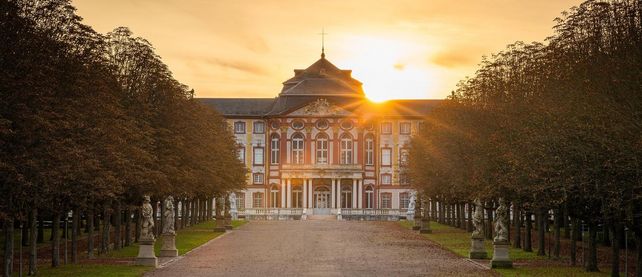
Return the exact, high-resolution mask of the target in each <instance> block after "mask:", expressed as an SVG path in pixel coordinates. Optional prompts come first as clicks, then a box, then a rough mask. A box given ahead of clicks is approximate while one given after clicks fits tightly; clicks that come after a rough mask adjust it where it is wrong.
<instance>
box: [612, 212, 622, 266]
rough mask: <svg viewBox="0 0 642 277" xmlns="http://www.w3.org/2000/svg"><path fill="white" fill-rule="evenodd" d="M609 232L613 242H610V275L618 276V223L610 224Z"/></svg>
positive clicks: (620, 234) (620, 235) (619, 233)
mask: <svg viewBox="0 0 642 277" xmlns="http://www.w3.org/2000/svg"><path fill="white" fill-rule="evenodd" d="M609 229H611V233H612V234H613V243H612V244H611V251H612V252H611V253H612V254H611V277H617V276H620V244H619V243H617V242H618V241H619V239H620V237H622V233H621V231H620V229H621V228H620V224H619V223H614V224H610V228H609Z"/></svg>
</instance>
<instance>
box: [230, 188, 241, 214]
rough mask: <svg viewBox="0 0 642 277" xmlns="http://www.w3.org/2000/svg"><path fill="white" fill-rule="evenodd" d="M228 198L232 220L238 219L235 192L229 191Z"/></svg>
mask: <svg viewBox="0 0 642 277" xmlns="http://www.w3.org/2000/svg"><path fill="white" fill-rule="evenodd" d="M229 200H230V215H231V216H232V220H238V219H239V211H238V209H237V208H236V193H234V192H232V193H230V196H229Z"/></svg>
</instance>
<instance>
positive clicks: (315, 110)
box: [200, 54, 439, 216]
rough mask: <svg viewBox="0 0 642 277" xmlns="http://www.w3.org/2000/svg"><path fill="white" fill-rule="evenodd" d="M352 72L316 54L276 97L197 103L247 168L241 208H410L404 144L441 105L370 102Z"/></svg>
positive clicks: (310, 211) (323, 211) (319, 210)
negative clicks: (214, 115) (219, 118)
mask: <svg viewBox="0 0 642 277" xmlns="http://www.w3.org/2000/svg"><path fill="white" fill-rule="evenodd" d="M351 73H352V72H351V70H342V69H339V68H337V67H336V66H334V65H333V64H332V63H330V62H329V61H328V60H327V59H326V58H325V55H324V54H322V56H321V59H319V60H318V61H317V62H315V63H314V64H312V65H311V66H309V67H308V68H306V69H297V70H294V77H292V78H290V79H289V80H287V81H285V82H283V89H282V91H281V93H280V94H279V95H278V96H277V97H276V98H202V99H200V100H201V101H202V102H203V103H204V104H206V105H210V106H212V107H213V108H214V109H216V110H217V111H219V112H220V113H222V114H223V116H224V117H225V118H226V119H227V121H228V123H229V125H230V127H231V128H230V129H231V131H232V132H234V135H235V137H236V140H237V142H238V143H239V159H241V160H242V161H243V162H244V163H245V164H246V166H247V168H248V169H249V173H248V176H247V187H246V190H245V191H243V192H241V193H239V194H237V199H238V200H237V206H238V208H239V210H240V211H243V210H256V209H266V208H274V209H279V210H285V209H291V210H296V209H300V210H301V211H302V210H305V211H306V213H307V214H308V215H310V214H317V215H318V214H336V213H337V212H338V211H339V210H342V211H343V214H344V215H346V216H347V215H349V211H351V210H352V211H354V210H361V211H364V210H369V209H372V210H398V211H399V212H402V211H403V210H404V209H406V208H407V207H408V203H409V200H410V193H411V192H412V189H411V188H410V184H409V180H408V178H407V175H406V173H405V169H404V164H405V163H406V162H407V157H408V143H409V141H410V138H411V136H412V135H413V134H414V133H415V132H416V131H417V130H418V129H419V128H421V126H422V120H423V119H424V117H425V116H426V115H427V114H428V113H429V112H430V110H431V109H432V108H433V107H434V106H435V105H437V104H438V103H439V100H391V101H387V102H385V103H383V104H376V103H372V102H370V101H369V100H367V99H366V98H365V94H364V92H363V89H362V83H361V82H359V81H358V80H356V79H354V78H352V76H351ZM391 93H394V92H391Z"/></svg>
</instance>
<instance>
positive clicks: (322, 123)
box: [317, 119, 330, 130]
mask: <svg viewBox="0 0 642 277" xmlns="http://www.w3.org/2000/svg"><path fill="white" fill-rule="evenodd" d="M328 126H330V124H328V121H327V120H325V119H319V120H317V129H319V130H325V129H328Z"/></svg>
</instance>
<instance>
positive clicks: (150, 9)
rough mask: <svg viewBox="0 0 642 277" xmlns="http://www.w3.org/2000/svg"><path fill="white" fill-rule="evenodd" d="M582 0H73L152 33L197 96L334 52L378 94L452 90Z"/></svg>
mask: <svg viewBox="0 0 642 277" xmlns="http://www.w3.org/2000/svg"><path fill="white" fill-rule="evenodd" d="M581 2H582V1H581V0H392V1H388V0H385V1H382V0H376V1H375V0H355V1H348V0H325V1H320V0H319V1H312V0H305V1H295V0H273V1H266V0H264V1H258V0H256V1H250V0H244V1H241V0H109V1H107V0H73V4H74V6H76V7H77V8H78V14H79V15H80V16H82V17H83V18H84V22H85V23H86V24H88V25H91V26H93V27H94V29H96V30H97V31H99V32H102V33H106V32H108V31H110V30H112V29H114V28H115V27H118V26H127V27H129V28H130V29H131V30H132V31H133V32H134V34H135V35H137V36H141V37H144V38H146V39H147V40H149V41H150V42H151V43H152V44H153V45H154V47H155V48H156V51H157V53H158V54H159V55H160V56H161V57H162V58H163V61H164V62H165V63H167V64H168V65H169V68H170V69H171V70H172V72H173V73H174V77H175V78H176V79H177V80H179V81H181V82H182V83H184V84H186V85H188V86H190V87H192V88H194V89H195V91H196V96H197V97H275V96H276V95H277V94H278V93H279V92H280V90H281V86H282V85H281V83H282V82H283V81H285V80H287V79H288V78H290V77H291V76H292V75H293V69H295V68H296V69H299V68H306V67H307V66H308V65H310V64H312V63H313V62H315V61H316V60H317V59H319V55H320V50H321V49H320V48H321V36H320V35H319V33H320V32H321V28H325V32H326V33H328V35H327V36H326V40H325V41H326V43H325V45H326V58H327V59H328V60H330V61H331V62H332V63H334V64H335V65H337V66H338V67H339V68H342V69H352V70H353V76H354V77H355V78H357V79H358V80H360V81H362V82H363V83H364V90H365V92H366V94H367V95H368V97H369V98H371V99H373V100H385V99H399V98H408V99H413V98H444V97H445V96H447V95H448V94H449V93H450V91H452V90H453V89H454V88H455V85H456V84H457V82H458V81H459V80H461V79H464V78H465V77H466V76H470V75H472V74H474V72H475V70H476V68H477V64H478V63H479V61H480V60H481V57H482V55H488V54H491V53H493V52H497V51H500V50H502V49H503V48H504V47H505V46H506V45H507V44H509V43H512V42H515V41H517V40H522V41H525V42H531V41H543V40H544V39H545V38H546V37H547V36H550V35H551V34H552V29H551V27H552V26H553V19H554V18H555V17H557V16H559V15H560V13H561V12H562V11H564V10H567V9H569V8H570V7H572V6H574V5H579V4H580V3H581Z"/></svg>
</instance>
